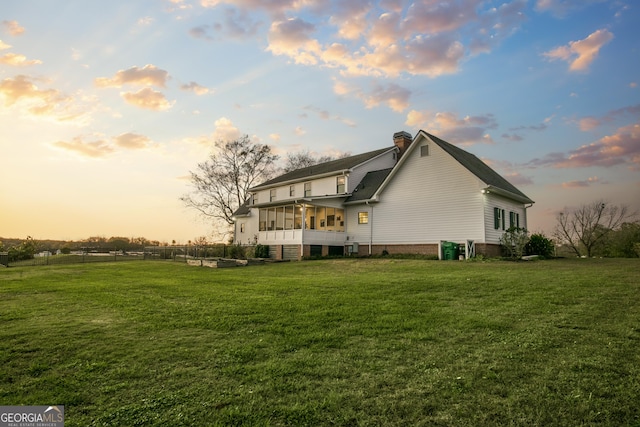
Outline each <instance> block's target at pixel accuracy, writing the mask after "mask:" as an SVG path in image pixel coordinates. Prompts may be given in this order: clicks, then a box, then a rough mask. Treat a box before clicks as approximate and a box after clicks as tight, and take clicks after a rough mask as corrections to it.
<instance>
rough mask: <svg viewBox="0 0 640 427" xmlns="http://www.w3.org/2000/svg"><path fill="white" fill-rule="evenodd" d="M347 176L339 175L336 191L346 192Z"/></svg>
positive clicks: (339, 192)
mask: <svg viewBox="0 0 640 427" xmlns="http://www.w3.org/2000/svg"><path fill="white" fill-rule="evenodd" d="M344 183H345V177H344V176H339V177H337V178H336V193H338V194H341V193H344V192H345V185H344Z"/></svg>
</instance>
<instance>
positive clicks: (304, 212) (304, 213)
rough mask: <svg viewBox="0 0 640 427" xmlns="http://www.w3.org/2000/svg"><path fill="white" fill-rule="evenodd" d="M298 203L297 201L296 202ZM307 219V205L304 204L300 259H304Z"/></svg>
mask: <svg viewBox="0 0 640 427" xmlns="http://www.w3.org/2000/svg"><path fill="white" fill-rule="evenodd" d="M296 202H297V200H296ZM306 219H307V204H306V203H303V204H302V229H301V230H302V231H301V233H300V259H302V258H304V229H305V228H306V223H305V220H306Z"/></svg>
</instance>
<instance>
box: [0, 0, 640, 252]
mask: <svg viewBox="0 0 640 427" xmlns="http://www.w3.org/2000/svg"><path fill="white" fill-rule="evenodd" d="M638 22H640V3H639V2H637V1H634V0H611V1H604V0H501V1H485V0H456V1H441V0H419V1H408V0H379V1H373V0H350V1H348V2H347V1H333V0H140V1H130V0H110V1H86V0H65V1H62V2H54V1H49V0H3V1H2V2H1V3H0V158H1V159H2V162H1V166H0V236H2V237H5V238H25V237H26V236H32V237H34V238H35V239H62V240H81V239H84V238H87V237H90V236H105V237H111V236H124V237H140V236H142V237H146V238H148V239H152V240H159V241H165V242H172V241H174V240H175V241H176V242H177V243H186V242H188V241H189V240H195V239H196V238H199V237H201V236H208V237H209V239H210V240H212V239H213V240H215V236H212V235H211V232H212V229H213V227H212V225H211V223H210V222H209V221H207V220H205V219H203V218H200V217H198V215H197V214H196V212H195V211H193V210H189V209H188V208H186V207H185V206H184V205H183V203H182V202H181V201H180V197H181V196H183V195H184V194H186V193H188V192H189V191H190V190H191V187H190V184H189V179H188V177H189V172H190V171H192V170H195V169H196V166H197V164H198V162H202V161H204V160H206V159H207V157H208V155H209V154H210V153H211V152H212V149H213V147H214V142H215V141H217V140H229V139H234V138H237V137H239V136H241V135H245V134H246V135H249V136H250V137H251V138H252V139H253V141H255V142H258V143H261V144H269V145H270V146H271V147H272V149H273V151H274V152H275V153H276V154H278V155H280V157H281V159H282V160H284V159H286V155H287V153H295V152H299V151H306V150H308V151H309V152H311V153H313V154H316V155H340V154H343V153H351V154H359V153H363V152H367V151H371V150H375V149H379V148H384V147H388V146H391V145H392V144H393V140H392V136H393V133H394V132H398V131H402V130H405V131H407V132H410V133H411V134H412V135H414V136H415V134H416V133H417V132H418V131H419V130H420V129H423V130H425V131H427V132H429V133H431V134H434V135H436V136H438V137H440V138H442V139H444V140H446V141H448V142H450V143H452V144H455V145H457V146H459V147H461V148H463V149H465V150H467V151H469V152H471V153H473V154H475V155H476V156H478V157H479V158H481V159H482V160H483V161H485V162H486V163H487V164H489V165H490V166H491V167H493V168H494V169H495V170H496V171H497V172H498V173H500V174H502V175H503V176H504V177H505V178H507V179H508V180H509V181H510V182H511V183H513V184H514V185H516V186H517V187H518V188H519V189H520V190H521V191H522V192H524V193H525V194H526V195H527V196H529V197H530V198H531V199H533V200H535V202H536V203H535V204H534V205H533V206H532V207H531V208H529V210H528V228H529V230H530V231H532V232H543V233H545V234H546V235H547V236H550V235H551V233H552V231H553V228H554V225H555V215H556V214H557V213H558V212H559V211H560V210H562V209H564V208H571V207H577V206H580V205H583V204H586V203H591V202H594V201H597V200H603V201H605V202H607V203H614V204H620V205H628V206H629V207H630V208H631V209H634V210H640V87H639V85H640V27H639V26H638Z"/></svg>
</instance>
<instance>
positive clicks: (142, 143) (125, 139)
mask: <svg viewBox="0 0 640 427" xmlns="http://www.w3.org/2000/svg"><path fill="white" fill-rule="evenodd" d="M113 142H114V143H115V145H116V146H118V147H121V148H126V149H129V150H139V149H143V148H147V147H148V146H149V144H150V143H151V140H150V139H149V138H148V137H146V136H144V135H139V134H137V133H131V132H127V133H123V134H120V135H118V136H114V137H113Z"/></svg>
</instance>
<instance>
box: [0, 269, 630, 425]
mask: <svg viewBox="0 0 640 427" xmlns="http://www.w3.org/2000/svg"><path fill="white" fill-rule="evenodd" d="M639 273H640V260H627V259H616V260H606V259H605V260H593V259H591V260H589V259H588V260H580V259H578V260H573V259H571V260H555V261H544V262H530V263H510V262H477V263H469V262H443V261H440V262H438V261H420V260H395V259H392V260H385V259H376V260H352V259H349V260H326V261H312V262H300V263H296V262H293V263H284V264H269V265H264V266H254V267H246V268H235V269H207V268H196V267H189V266H186V265H184V264H181V263H163V262H144V263H101V264H82V265H63V266H43V267H37V268H26V267H16V268H9V269H3V270H0V405H49V404H62V405H65V418H66V420H65V421H66V423H65V425H66V426H68V427H71V426H156V425H157V426H160V425H171V426H196V425H198V426H205V425H220V426H227V425H259V426H262V425H276V426H277V425H295V426H298V425H309V426H318V425H339V426H350V425H351V426H378V425H390V426H393V425H397V426H405V425H412V426H419V425H428V426H452V425H453V426H479V425H504V426H536V425H537V426H554V425H556V426H568V425H588V426H590V425H603V426H625V425H626V426H640V409H639V408H640V405H639V404H638V402H640V280H639V278H640V274H639Z"/></svg>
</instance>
